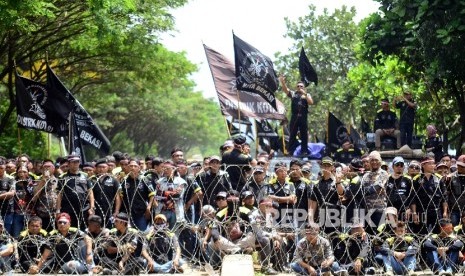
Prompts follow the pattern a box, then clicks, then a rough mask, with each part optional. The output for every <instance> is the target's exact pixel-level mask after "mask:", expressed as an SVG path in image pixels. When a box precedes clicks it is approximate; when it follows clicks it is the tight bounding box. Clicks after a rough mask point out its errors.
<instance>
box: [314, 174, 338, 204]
mask: <svg viewBox="0 0 465 276" xmlns="http://www.w3.org/2000/svg"><path fill="white" fill-rule="evenodd" d="M310 199H311V200H313V201H316V202H318V206H319V207H320V208H322V207H323V205H324V204H330V205H337V204H338V203H339V195H338V194H337V190H336V182H335V181H333V179H331V178H329V179H327V180H325V179H320V181H318V183H317V184H315V185H314V186H313V192H312V196H311V197H310Z"/></svg>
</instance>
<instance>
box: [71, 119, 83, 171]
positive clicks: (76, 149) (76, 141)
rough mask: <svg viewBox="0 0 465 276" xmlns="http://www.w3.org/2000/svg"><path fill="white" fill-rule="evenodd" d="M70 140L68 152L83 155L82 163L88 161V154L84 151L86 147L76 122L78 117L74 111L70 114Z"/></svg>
mask: <svg viewBox="0 0 465 276" xmlns="http://www.w3.org/2000/svg"><path fill="white" fill-rule="evenodd" d="M69 117H70V119H69V125H70V128H69V135H68V138H69V142H68V147H69V148H68V152H69V153H70V154H76V155H79V156H80V157H81V164H84V163H86V156H85V153H84V148H83V147H82V143H81V138H80V137H79V131H78V128H77V124H76V117H75V116H74V112H71V113H70V114H69Z"/></svg>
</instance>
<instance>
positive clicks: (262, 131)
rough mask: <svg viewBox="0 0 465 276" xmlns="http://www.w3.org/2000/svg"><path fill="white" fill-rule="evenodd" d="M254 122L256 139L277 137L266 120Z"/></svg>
mask: <svg viewBox="0 0 465 276" xmlns="http://www.w3.org/2000/svg"><path fill="white" fill-rule="evenodd" d="M255 121H256V126H257V137H278V133H276V131H275V130H274V129H273V127H272V126H271V124H270V122H268V121H267V120H261V121H260V122H259V121H257V120H255Z"/></svg>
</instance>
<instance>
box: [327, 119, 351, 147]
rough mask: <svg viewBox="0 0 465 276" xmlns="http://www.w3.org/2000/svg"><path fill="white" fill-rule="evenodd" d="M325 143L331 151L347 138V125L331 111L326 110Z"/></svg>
mask: <svg viewBox="0 0 465 276" xmlns="http://www.w3.org/2000/svg"><path fill="white" fill-rule="evenodd" d="M326 126H327V129H326V145H327V146H328V147H329V148H330V150H331V151H335V150H337V149H338V148H339V147H340V146H341V144H342V141H343V140H344V139H349V138H350V136H349V131H348V130H347V127H346V126H345V125H344V124H343V123H342V122H341V121H340V120H339V119H338V118H337V117H336V116H334V114H333V113H331V112H328V118H327V124H326Z"/></svg>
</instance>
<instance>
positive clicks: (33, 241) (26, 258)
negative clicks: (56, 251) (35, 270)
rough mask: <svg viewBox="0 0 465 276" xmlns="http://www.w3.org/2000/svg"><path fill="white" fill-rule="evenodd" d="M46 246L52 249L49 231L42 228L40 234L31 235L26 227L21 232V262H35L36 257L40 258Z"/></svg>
mask: <svg viewBox="0 0 465 276" xmlns="http://www.w3.org/2000/svg"><path fill="white" fill-rule="evenodd" d="M46 248H47V249H50V245H49V241H48V240H47V231H45V230H43V229H41V230H40V232H39V234H37V235H31V234H29V231H28V230H27V229H26V230H24V231H22V232H21V233H20V234H19V237H18V253H19V261H20V263H23V262H33V263H35V259H38V258H40V257H41V254H42V253H43V252H44V250H45V249H46Z"/></svg>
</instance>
